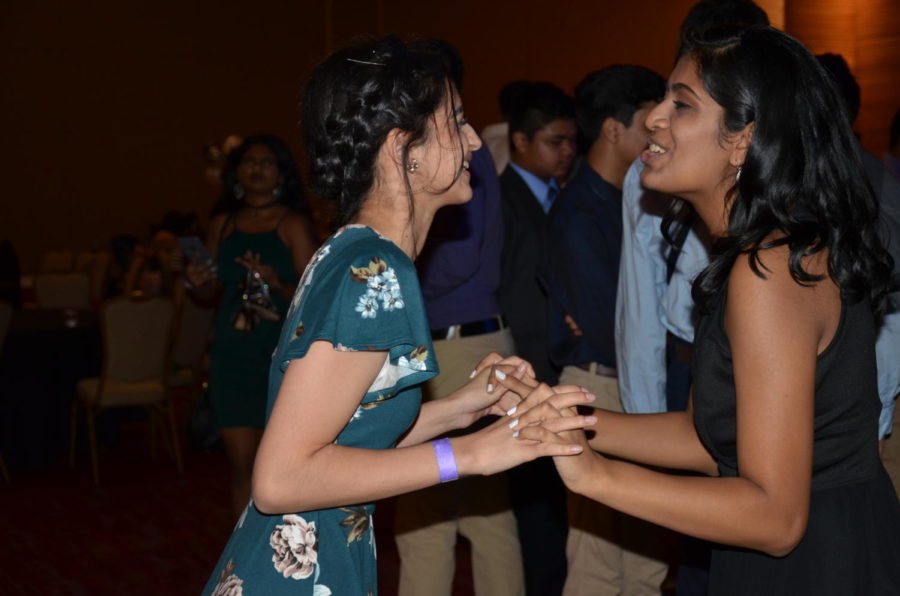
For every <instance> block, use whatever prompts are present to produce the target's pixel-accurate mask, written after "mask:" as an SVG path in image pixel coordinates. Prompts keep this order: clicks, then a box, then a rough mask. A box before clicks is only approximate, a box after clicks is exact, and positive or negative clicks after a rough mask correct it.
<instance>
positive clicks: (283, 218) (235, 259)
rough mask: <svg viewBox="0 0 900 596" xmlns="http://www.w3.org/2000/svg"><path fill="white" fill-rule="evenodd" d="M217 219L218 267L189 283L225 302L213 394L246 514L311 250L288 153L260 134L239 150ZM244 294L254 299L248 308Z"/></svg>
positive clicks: (236, 497)
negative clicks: (277, 361) (284, 337)
mask: <svg viewBox="0 0 900 596" xmlns="http://www.w3.org/2000/svg"><path fill="white" fill-rule="evenodd" d="M213 213H214V216H213V219H212V221H211V222H210V230H209V237H208V239H207V248H208V249H209V252H210V254H211V255H212V257H213V259H214V261H213V262H212V263H195V264H193V265H192V266H191V267H189V268H188V279H189V281H190V282H191V283H192V285H193V286H194V288H195V289H194V293H195V294H199V295H202V294H206V296H207V297H210V296H218V299H219V304H218V309H217V311H216V317H215V323H214V328H213V339H212V346H211V349H210V356H211V362H210V371H209V390H210V398H211V401H212V406H213V421H214V423H215V425H216V428H218V429H219V432H220V433H221V435H222V440H223V443H224V445H225V453H226V457H227V459H228V464H229V473H230V482H231V501H232V508H233V509H234V511H235V513H236V514H240V512H241V511H242V510H243V508H244V506H245V505H246V504H247V499H248V498H249V497H250V477H251V472H252V469H253V459H254V457H255V456H256V449H257V447H258V445H259V440H260V437H261V436H262V428H263V425H264V423H265V416H266V395H267V390H266V388H267V385H268V372H269V362H270V361H271V357H272V350H274V349H275V345H276V344H277V343H278V333H279V331H280V329H281V324H282V321H283V319H284V315H285V313H286V312H287V307H288V303H289V302H290V297H291V295H292V294H293V291H294V288H296V285H297V279H298V277H299V272H300V271H302V270H303V267H305V266H306V263H307V262H308V261H309V258H310V257H311V256H312V253H313V251H314V250H315V244H314V241H313V238H314V236H313V232H312V225H311V223H310V221H309V217H308V215H307V208H306V203H305V201H304V197H303V192H302V187H301V180H300V176H299V174H298V172H297V166H296V165H295V163H294V161H293V157H292V156H291V152H290V150H289V149H288V148H287V145H285V143H284V142H283V141H282V140H281V139H279V138H278V137H275V136H272V135H255V136H251V137H249V138H247V139H246V140H245V141H244V142H243V143H242V144H241V145H240V146H238V147H237V148H236V149H234V150H233V151H232V152H231V153H230V154H229V156H228V164H227V166H226V169H225V172H224V180H223V192H222V197H221V198H220V199H219V202H218V203H217V204H216V206H215V207H214V208H213ZM257 275H258V277H257ZM248 276H249V277H248ZM248 280H250V281H252V283H250V284H248V283H247V282H248ZM263 284H265V289H263ZM248 285H249V288H248ZM248 289H249V292H250V295H251V297H252V296H258V297H256V298H255V299H251V300H250V301H245V300H244V298H243V295H244V294H245V292H246V291H247V290H248ZM260 294H261V295H260Z"/></svg>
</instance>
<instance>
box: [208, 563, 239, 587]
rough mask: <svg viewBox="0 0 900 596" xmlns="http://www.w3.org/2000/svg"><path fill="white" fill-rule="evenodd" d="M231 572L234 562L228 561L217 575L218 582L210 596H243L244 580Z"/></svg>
mask: <svg viewBox="0 0 900 596" xmlns="http://www.w3.org/2000/svg"><path fill="white" fill-rule="evenodd" d="M232 571H234V560H233V559H229V560H228V563H226V565H225V567H224V568H223V569H222V572H221V574H220V575H219V582H218V583H217V584H216V587H215V588H214V589H213V591H212V594H211V596H244V580H242V579H241V578H239V577H238V576H237V575H235V574H234V573H232Z"/></svg>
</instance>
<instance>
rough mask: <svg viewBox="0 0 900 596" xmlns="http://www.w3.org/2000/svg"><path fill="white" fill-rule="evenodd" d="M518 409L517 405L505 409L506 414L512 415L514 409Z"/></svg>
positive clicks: (514, 411)
mask: <svg viewBox="0 0 900 596" xmlns="http://www.w3.org/2000/svg"><path fill="white" fill-rule="evenodd" d="M518 409H519V406H513V407H511V408H510V409H508V410H506V415H507V416H512V415H513V414H515V413H516V410H518Z"/></svg>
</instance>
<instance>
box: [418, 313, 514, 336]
mask: <svg viewBox="0 0 900 596" xmlns="http://www.w3.org/2000/svg"><path fill="white" fill-rule="evenodd" d="M505 327H506V321H505V320H504V319H503V317H500V316H498V317H491V318H490V319H485V320H483V321H475V322H473V323H463V324H462V325H451V326H450V327H447V328H445V329H432V330H431V339H453V338H454V337H469V336H472V335H482V334H484V333H493V332H495V331H500V330H501V329H504V328H505Z"/></svg>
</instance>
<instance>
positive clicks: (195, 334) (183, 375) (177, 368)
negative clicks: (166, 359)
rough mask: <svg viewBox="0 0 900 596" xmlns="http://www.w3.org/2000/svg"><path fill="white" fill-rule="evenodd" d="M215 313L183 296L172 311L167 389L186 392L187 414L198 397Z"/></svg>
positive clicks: (213, 310)
mask: <svg viewBox="0 0 900 596" xmlns="http://www.w3.org/2000/svg"><path fill="white" fill-rule="evenodd" d="M215 312H216V311H215V308H213V307H210V306H201V305H199V304H197V303H196V302H194V301H193V300H192V299H191V298H190V297H187V296H185V297H183V298H182V300H181V301H180V304H179V306H178V307H177V308H176V314H175V338H174V341H173V345H172V355H171V363H172V369H171V373H170V375H169V386H170V388H172V389H182V390H187V394H188V398H189V407H188V408H187V410H188V411H190V410H191V409H192V408H193V406H194V402H196V401H197V400H198V399H199V397H200V391H201V390H200V387H201V381H202V373H203V371H204V369H205V368H206V356H207V354H208V351H209V339H210V334H211V332H212V323H213V317H214V315H215Z"/></svg>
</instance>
